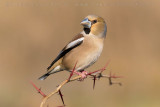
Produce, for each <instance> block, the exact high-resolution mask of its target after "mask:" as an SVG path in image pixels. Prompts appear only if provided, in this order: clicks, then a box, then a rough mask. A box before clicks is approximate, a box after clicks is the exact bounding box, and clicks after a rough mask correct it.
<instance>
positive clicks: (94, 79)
mask: <svg viewBox="0 0 160 107" xmlns="http://www.w3.org/2000/svg"><path fill="white" fill-rule="evenodd" d="M95 85H96V75H94V76H93V90H94V88H95Z"/></svg>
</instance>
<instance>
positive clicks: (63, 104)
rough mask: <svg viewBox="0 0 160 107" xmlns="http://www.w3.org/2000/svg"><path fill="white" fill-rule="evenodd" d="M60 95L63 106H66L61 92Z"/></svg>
mask: <svg viewBox="0 0 160 107" xmlns="http://www.w3.org/2000/svg"><path fill="white" fill-rule="evenodd" d="M58 93H59V95H60V97H61V100H62V103H63V105H64V106H65V104H64V100H63V95H62V92H61V90H59V91H58Z"/></svg>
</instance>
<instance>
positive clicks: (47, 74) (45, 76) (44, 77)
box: [38, 72, 50, 80]
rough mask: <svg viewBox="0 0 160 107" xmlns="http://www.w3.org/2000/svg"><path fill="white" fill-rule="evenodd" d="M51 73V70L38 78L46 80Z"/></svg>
mask: <svg viewBox="0 0 160 107" xmlns="http://www.w3.org/2000/svg"><path fill="white" fill-rule="evenodd" d="M49 75H50V72H48V73H46V74H44V75H42V76H41V77H39V78H38V79H39V80H45V79H46V78H47V77H48V76H49Z"/></svg>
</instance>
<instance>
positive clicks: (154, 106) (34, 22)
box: [0, 0, 160, 107]
mask: <svg viewBox="0 0 160 107" xmlns="http://www.w3.org/2000/svg"><path fill="white" fill-rule="evenodd" d="M159 4H160V1H158V0H152V1H146V0H130V1H127V0H120V1H119V0H92V1H90V0H76V1H73V0H14V1H13V0H1V1H0V106H1V107H38V106H39V105H40V102H41V100H42V96H41V95H40V94H38V93H37V92H36V90H35V89H34V88H33V86H32V85H31V84H30V83H29V82H30V81H33V82H34V83H35V84H36V85H37V86H38V87H41V89H42V91H43V92H44V93H46V94H48V93H50V92H51V91H53V90H54V89H55V88H56V86H57V85H58V84H59V83H61V82H62V81H63V80H64V79H66V78H68V76H69V73H68V72H61V73H57V74H55V75H52V76H50V77H49V78H47V79H46V80H45V81H39V80H38V79H37V78H38V77H40V76H41V75H42V74H44V73H45V72H46V68H47V67H48V66H49V64H50V63H51V62H52V60H53V59H54V58H55V57H56V56H57V54H58V53H59V51H60V50H61V49H62V48H63V47H64V46H65V45H66V44H67V43H68V41H70V39H71V38H72V37H73V36H74V35H76V34H78V33H79V32H81V31H82V26H81V25H80V22H81V21H82V20H83V18H84V17H86V16H87V15H89V14H96V15H99V16H101V17H103V18H104V19H105V20H106V23H107V27H108V32H107V38H106V40H105V46H104V50H103V53H102V55H101V57H100V59H99V60H98V61H97V63H95V64H94V66H92V67H90V68H89V69H88V71H93V70H96V69H99V68H101V67H103V66H104V65H105V64H106V62H107V61H108V60H109V59H111V62H110V64H109V66H108V69H107V70H106V71H104V74H109V72H110V71H111V72H112V73H115V74H116V75H118V76H123V78H120V79H116V80H115V81H119V82H121V83H122V84H123V85H122V86H118V85H113V86H109V83H108V80H107V79H104V78H103V79H101V80H99V81H96V83H97V84H96V87H95V89H94V90H93V89H92V83H93V81H92V80H91V79H86V80H85V81H83V82H72V83H70V84H67V85H65V86H64V87H63V88H62V93H63V94H64V100H65V104H66V105H67V107H159V106H160V42H159V41H160V14H159V11H160V8H159ZM47 104H49V106H51V107H56V106H59V105H62V102H61V100H60V97H59V96H58V95H55V96H53V97H52V98H50V99H49V100H48V101H47ZM47 104H46V105H47Z"/></svg>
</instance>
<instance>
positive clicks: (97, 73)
mask: <svg viewBox="0 0 160 107" xmlns="http://www.w3.org/2000/svg"><path fill="white" fill-rule="evenodd" d="M76 64H77V63H76ZM76 64H75V66H74V68H73V70H72V72H71V73H70V76H69V78H68V79H66V80H65V81H63V82H62V83H61V84H60V85H58V87H57V88H56V89H55V90H54V91H53V92H51V93H50V94H48V95H45V94H44V93H43V92H42V91H41V89H39V88H37V86H36V85H35V84H34V83H33V82H31V84H32V85H33V86H34V88H35V89H36V90H37V91H38V92H39V93H40V94H41V95H42V96H43V100H42V102H41V105H40V107H44V104H45V102H46V101H47V99H49V98H50V97H51V96H53V95H54V94H56V93H59V95H60V97H61V100H62V103H63V106H61V107H65V104H64V100H63V95H62V93H61V91H60V89H61V88H62V87H63V86H64V85H65V84H66V83H69V82H72V81H75V80H80V79H81V76H76V77H73V78H72V76H73V74H74V71H75V67H76ZM108 64H109V61H108V62H107V64H106V65H105V66H104V67H103V68H102V69H99V70H96V71H93V72H90V73H88V74H87V76H91V78H93V89H94V88H95V82H96V80H97V79H100V78H108V80H109V84H110V85H113V84H119V85H120V86H121V85H122V84H121V83H120V82H113V81H112V78H121V76H115V75H112V74H111V72H110V75H103V74H102V72H103V71H104V70H106V67H107V66H108ZM59 107H60V106H59Z"/></svg>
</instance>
